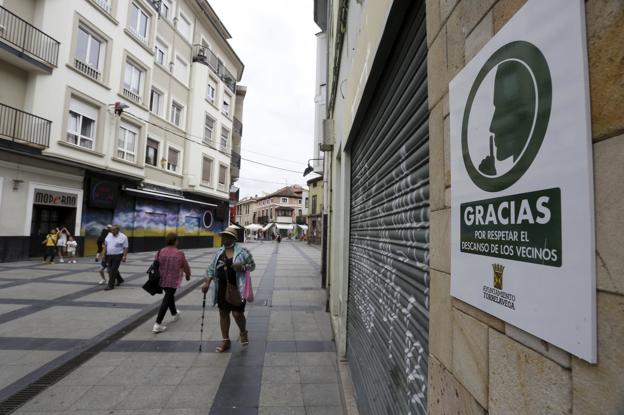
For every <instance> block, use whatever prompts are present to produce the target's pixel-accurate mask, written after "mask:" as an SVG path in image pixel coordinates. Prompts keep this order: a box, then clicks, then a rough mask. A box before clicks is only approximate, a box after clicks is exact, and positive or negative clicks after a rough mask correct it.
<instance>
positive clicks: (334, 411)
mask: <svg viewBox="0 0 624 415" xmlns="http://www.w3.org/2000/svg"><path fill="white" fill-rule="evenodd" d="M305 410H306V412H305V413H306V415H342V414H343V411H342V407H341V406H306V408H305Z"/></svg>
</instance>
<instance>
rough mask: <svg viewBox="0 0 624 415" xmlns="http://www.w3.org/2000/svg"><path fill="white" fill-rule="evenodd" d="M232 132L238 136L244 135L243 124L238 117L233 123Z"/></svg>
mask: <svg viewBox="0 0 624 415" xmlns="http://www.w3.org/2000/svg"><path fill="white" fill-rule="evenodd" d="M232 130H233V131H234V132H235V133H237V134H238V135H243V123H242V122H241V121H240V120H239V119H238V118H236V117H234V120H233V121H232Z"/></svg>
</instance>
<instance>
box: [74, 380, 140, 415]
mask: <svg viewBox="0 0 624 415" xmlns="http://www.w3.org/2000/svg"><path fill="white" fill-rule="evenodd" d="M130 390H131V389H130V388H128V387H127V386H123V385H97V386H93V387H92V388H90V389H89V391H88V392H87V393H85V394H84V395H83V396H82V398H81V399H80V400H78V401H77V402H76V403H74V404H73V405H72V407H71V409H72V410H94V409H114V408H115V407H116V406H117V405H118V404H119V403H120V402H122V401H123V400H124V399H126V397H127V396H128V394H129V393H130Z"/></svg>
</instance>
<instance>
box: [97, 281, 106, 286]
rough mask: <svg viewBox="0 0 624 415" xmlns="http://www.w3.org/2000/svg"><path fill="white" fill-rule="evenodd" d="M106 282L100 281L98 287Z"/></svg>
mask: <svg viewBox="0 0 624 415" xmlns="http://www.w3.org/2000/svg"><path fill="white" fill-rule="evenodd" d="M105 282H106V280H100V282H98V285H102V284H104V283H105Z"/></svg>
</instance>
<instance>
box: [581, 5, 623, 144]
mask: <svg viewBox="0 0 624 415" xmlns="http://www.w3.org/2000/svg"><path fill="white" fill-rule="evenodd" d="M585 4H586V6H585V7H586V22H587V47H588V55H589V85H590V95H591V112H592V134H593V136H594V140H601V139H604V138H607V137H611V136H613V135H616V134H621V132H622V131H623V130H624V111H622V108H624V47H622V45H624V29H623V28H624V2H622V1H621V0H589V1H587V2H586V3H585Z"/></svg>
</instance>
